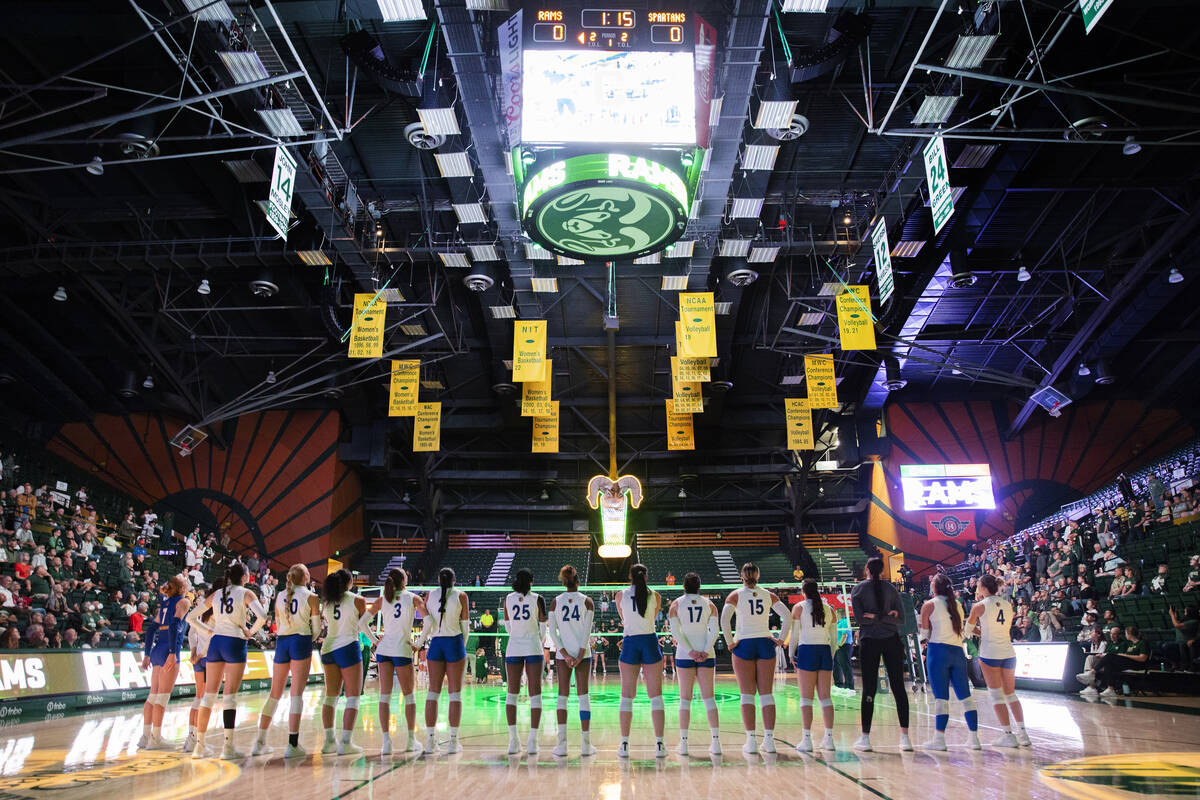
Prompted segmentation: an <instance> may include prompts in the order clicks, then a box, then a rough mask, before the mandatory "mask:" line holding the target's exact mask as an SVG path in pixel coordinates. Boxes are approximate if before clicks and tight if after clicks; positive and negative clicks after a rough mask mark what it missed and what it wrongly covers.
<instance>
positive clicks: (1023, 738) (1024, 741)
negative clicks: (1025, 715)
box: [1017, 728, 1033, 747]
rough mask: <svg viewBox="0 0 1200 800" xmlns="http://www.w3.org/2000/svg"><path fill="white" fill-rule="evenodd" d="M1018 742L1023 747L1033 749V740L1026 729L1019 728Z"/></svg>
mask: <svg viewBox="0 0 1200 800" xmlns="http://www.w3.org/2000/svg"><path fill="white" fill-rule="evenodd" d="M1017 741H1018V742H1020V743H1021V747H1033V740H1032V739H1030V738H1029V734H1028V733H1027V732H1026V731H1025V729H1024V728H1017Z"/></svg>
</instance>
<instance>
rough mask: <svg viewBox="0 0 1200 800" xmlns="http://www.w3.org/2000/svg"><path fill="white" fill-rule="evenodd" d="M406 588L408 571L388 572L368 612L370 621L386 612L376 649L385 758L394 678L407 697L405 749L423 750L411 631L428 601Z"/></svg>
mask: <svg viewBox="0 0 1200 800" xmlns="http://www.w3.org/2000/svg"><path fill="white" fill-rule="evenodd" d="M407 587H408V573H407V572H405V571H404V570H402V569H393V570H391V571H389V572H388V576H387V580H385V581H384V582H383V594H382V595H381V596H380V597H378V598H377V599H376V600H375V602H374V603H372V604H371V606H370V608H368V609H367V617H368V618H372V617H374V616H375V615H376V614H378V613H379V612H380V611H383V637H382V638H381V639H380V640H379V645H378V646H377V647H376V648H375V664H376V668H377V669H378V671H379V730H380V731H382V732H383V748H382V749H381V750H380V754H381V755H385V756H386V755H390V754H391V752H392V732H391V714H392V708H391V705H392V681H393V679H395V681H396V682H398V683H399V684H400V694H401V696H403V698H404V721H405V723H406V725H407V730H408V737H407V739H406V741H405V743H404V750H405V752H415V751H417V750H419V749H420V747H421V746H420V745H419V744H417V733H416V730H417V695H416V693H415V692H414V691H413V687H414V682H415V677H416V676H415V675H414V674H413V648H412V630H413V619H414V617H415V616H416V612H417V611H420V612H421V613H422V614H425V613H427V612H426V610H425V601H424V600H422V599H421V598H420V597H418V596H417V595H416V594H414V593H413V592H410V591H409V590H408V588H407Z"/></svg>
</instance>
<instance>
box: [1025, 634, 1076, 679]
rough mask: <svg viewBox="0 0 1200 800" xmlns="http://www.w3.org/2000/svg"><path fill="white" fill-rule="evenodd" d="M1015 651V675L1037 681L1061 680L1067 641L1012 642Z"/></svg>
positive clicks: (1067, 647)
mask: <svg viewBox="0 0 1200 800" xmlns="http://www.w3.org/2000/svg"><path fill="white" fill-rule="evenodd" d="M1013 648H1014V649H1015V650H1016V651H1017V677H1018V678H1028V679H1030V680H1038V681H1061V680H1062V678H1063V671H1064V670H1065V669H1066V666H1067V652H1068V650H1069V648H1070V645H1069V644H1068V643H1067V642H1046V643H1045V644H1023V643H1021V642H1013Z"/></svg>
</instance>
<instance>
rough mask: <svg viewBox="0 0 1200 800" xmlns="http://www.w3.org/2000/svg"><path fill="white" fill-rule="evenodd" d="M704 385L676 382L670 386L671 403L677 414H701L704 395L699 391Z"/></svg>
mask: <svg viewBox="0 0 1200 800" xmlns="http://www.w3.org/2000/svg"><path fill="white" fill-rule="evenodd" d="M703 385H704V384H702V383H698V382H691V381H678V382H672V384H671V402H672V403H674V405H675V413H677V414H703V413H704V395H703V393H702V391H701V389H700V387H701V386H703Z"/></svg>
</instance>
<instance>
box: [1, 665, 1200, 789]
mask: <svg viewBox="0 0 1200 800" xmlns="http://www.w3.org/2000/svg"><path fill="white" fill-rule="evenodd" d="M781 682H782V678H780V679H779V680H777V683H776V687H775V697H776V702H777V705H778V709H779V722H778V723H777V725H776V737H777V741H778V753H777V754H775V755H765V756H764V755H754V756H744V755H743V754H742V752H741V747H742V743H743V741H744V736H743V733H742V730H741V722H740V718H739V710H738V697H739V695H738V692H737V686H736V684H735V683H734V681H733V679H732V677H726V676H722V677H720V678H719V679H718V684H717V698H718V702H719V710H720V714H721V734H722V737H721V738H722V745H723V747H724V755H722V756H720V757H710V756H709V755H708V753H707V747H708V739H709V736H708V729H707V722H706V720H705V717H704V708H703V705H702V704H701V703H700V701H699V697H698V696H697V699H696V702H695V703H694V705H693V715H692V719H693V722H692V741H693V745H692V748H691V749H692V752H693V755H692V756H691V757H682V756H679V755H677V754H676V753H675V752H674V748H675V745H676V743H677V741H678V724H677V716H676V709H677V699H678V689H677V687H676V686H675V684H674V683H673V682H672V681H670V680H669V679H668V681H667V684H666V688H665V690H664V699H665V700H666V706H667V729H666V742H667V745H668V749H669V751H670V755H669V756H668V757H667V758H665V759H655V758H654V757H653V752H654V751H653V745H654V739H653V734H652V732H651V728H650V713H649V709H648V706H647V702H646V700H645V698H644V697H643V696H639V699H638V703H637V705H636V707H635V712H634V728H633V735H632V737H631V748H632V754H633V757H632V758H631V759H629V760H628V761H623V760H621V759H618V758H617V756H616V746H617V742H618V739H619V734H618V730H617V703H618V699H619V682H618V679H617V678H616V676H609V677H608V678H607V679H603V680H598V681H596V683H595V684H594V685H593V686H592V688H591V692H590V695H591V698H592V701H591V702H592V742H593V744H595V745H596V747H597V748H598V749H599V753H598V754H597V755H596V756H594V757H590V758H580V756H579V728H578V714H577V711H576V707H575V703H574V698H572V703H571V706H570V722H569V725H568V729H569V735H568V742H569V745H570V748H571V755H570V756H568V757H567V758H555V757H554V756H553V755H551V752H550V751H551V750H552V749H553V747H554V744H555V735H556V724H555V719H554V699H553V696H552V695H551V691H552V690H550V689H549V688H547V691H546V695H545V697H544V699H545V701H546V705H547V706H548V708H547V709H546V713H545V714H544V717H543V721H542V726H541V737H540V743H541V752H540V753H539V754H538V755H537V756H536V757H533V756H529V755H527V754H524V753H523V754H522V755H520V756H508V755H506V753H505V751H506V745H507V728H506V723H505V719H504V690H503V688H502V687H500V686H497V685H495V684H494V683H493V684H491V685H488V686H475V685H470V684H469V685H467V686H465V687H464V689H463V722H462V726H461V730H460V738H461V742H462V745H463V752H462V753H460V754H457V755H452V756H446V755H439V756H436V757H432V758H428V757H424V756H417V757H414V756H412V755H411V754H404V753H398V754H396V755H393V756H386V757H381V756H380V755H379V746H380V735H379V730H378V721H377V719H376V716H375V702H376V701H375V698H376V697H377V692H376V691H375V689H374V687H373V685H372V684H373V683H374V682H373V681H372V682H371V683H369V684H368V686H367V690H366V693H365V694H364V698H363V711H364V712H365V713H363V714H362V715H361V716H360V718H359V722H358V725H357V729H356V731H355V740H356V741H357V742H358V743H359V744H361V745H362V746H363V747H364V753H363V754H362V755H361V756H356V757H349V756H347V757H336V756H322V755H320V754H319V752H314V751H318V750H319V749H320V744H321V729H320V717H319V711H320V705H319V704H320V700H321V689H320V687H319V686H314V687H312V688H310V689H309V690H308V692H307V693H306V695H305V710H304V723H303V727H302V732H301V744H302V745H303V746H304V747H305V748H306V749H307V750H308V751H309V755H308V756H307V757H306V758H305V759H303V760H294V761H285V760H284V759H283V758H282V757H281V755H280V754H281V753H282V751H283V745H284V744H285V742H286V731H287V728H286V715H284V714H281V715H279V716H277V717H276V719H275V721H274V724H273V725H272V728H271V733H270V737H269V740H268V741H269V743H270V744H272V745H274V746H275V748H276V749H275V754H273V755H272V756H270V757H265V758H256V759H246V760H244V761H241V762H227V761H220V760H215V759H214V760H193V759H191V758H190V757H188V756H185V755H184V754H183V753H180V752H171V751H153V752H138V751H137V750H136V746H135V743H136V742H137V739H138V737H139V736H140V735H141V708H140V706H124V707H118V708H112V709H105V710H99V711H96V712H92V713H87V714H83V715H76V716H66V717H63V718H61V719H56V720H53V721H47V722H38V723H26V724H20V725H13V726H11V727H7V728H2V729H0V800H10V799H12V798H34V797H36V798H58V797H63V798H68V797H69V798H71V800H87V799H88V798H96V797H102V798H121V800H185V798H190V797H198V796H205V797H214V798H224V797H245V798H265V799H266V800H328V799H331V798H351V800H368V799H369V798H376V797H379V798H384V797H403V798H406V799H407V798H420V799H421V800H424V798H429V799H430V800H456V799H457V798H470V799H471V800H496V799H497V798H539V800H550V799H551V798H598V799H599V800H630V799H633V798H636V800H659V798H662V799H663V800H691V798H710V797H711V798H741V797H752V798H776V797H778V798H788V797H803V798H830V799H831V800H832V799H835V798H836V799H838V800H840V799H841V798H885V799H894V800H934V799H935V798H954V800H965V799H966V798H976V797H980V798H992V797H1037V798H1041V797H1062V796H1068V797H1075V798H1140V799H1141V800H1146V799H1147V798H1155V797H1163V798H1166V797H1171V798H1175V800H1178V798H1180V797H1200V708H1198V707H1197V704H1196V703H1195V702H1192V701H1189V700H1182V701H1177V700H1169V699H1155V698H1147V699H1144V700H1141V699H1139V700H1120V701H1116V702H1086V701H1083V700H1080V699H1078V698H1074V697H1067V696H1063V695H1056V694H1045V693H1037V692H1023V693H1022V702H1023V703H1024V707H1025V715H1026V724H1027V727H1028V730H1029V733H1030V736H1031V737H1032V739H1033V742H1034V747H1033V748H1032V750H1028V749H1021V750H1000V749H993V748H989V747H987V746H986V743H987V742H988V741H991V740H993V739H994V738H996V736H997V735H998V733H999V729H998V727H997V725H996V719H995V717H994V715H993V713H992V711H991V707H990V705H988V701H987V693H986V692H984V691H976V692H975V699H976V702H977V703H978V704H979V708H980V728H981V730H980V738H981V739H982V740H983V742H984V743H985V747H984V749H983V750H982V751H972V750H969V749H967V748H966V747H964V746H962V745H963V743H964V742H965V740H966V728H965V727H964V725H963V724H962V722H961V718H960V719H958V720H955V719H954V716H953V713H952V717H951V724H950V729H949V731H948V735H947V740H948V742H949V743H950V749H949V750H948V751H947V752H944V753H941V752H922V751H920V750H917V751H916V752H906V753H901V752H899V751H898V750H897V748H896V742H897V737H898V728H897V725H896V715H895V711H894V704H893V702H892V697H891V695H888V694H884V693H881V694H879V695H878V696H877V698H876V707H877V711H876V715H875V724H874V728H873V731H872V740H873V743H874V744H875V747H876V751H875V752H873V753H858V752H856V751H854V750H853V749H851V744H852V743H853V741H854V739H855V738H856V737H857V735H858V721H859V700H858V697H857V696H835V698H834V704H835V709H836V722H835V733H834V738H835V741H836V743H837V746H838V748H839V749H838V750H837V751H836V752H834V753H823V752H820V751H818V752H817V753H816V754H814V755H807V754H804V755H802V754H799V753H797V752H796V751H795V749H794V748H793V745H794V744H795V742H797V741H798V740H799V736H800V732H801V728H802V726H801V724H800V706H799V702H798V700H799V697H798V693H797V690H796V688H795V683H794V678H793V679H790V680H789V681H788V684H787V686H786V688H785V687H784V686H782V685H781ZM423 694H424V693H423V691H420V692H419V693H418V698H419V699H420V700H421V701H423ZM265 698H266V693H265V692H258V693H247V694H243V695H241V696H240V697H239V701H240V702H239V707H238V723H239V726H238V730H237V745H238V747H240V748H242V749H246V750H248V749H249V747H250V745H251V743H252V739H253V736H254V731H253V729H254V728H255V727H256V726H257V715H258V709H259V708H260V707H261V705H262V702H263V700H264V699H265ZM398 699H399V695H398V693H397V694H396V695H393V709H394V710H393V715H392V720H393V726H395V725H396V724H397V722H400V724H403V723H402V722H401V721H400V720H399V719H398V717H397V714H396V713H395V709H396V705H397V704H396V701H397V700H398ZM189 702H190V701H189V700H187V699H186V698H185V699H180V700H176V701H174V702H173V703H171V705H170V706H169V707H168V709H167V716H166V720H165V724H164V729H163V733H164V736H165V737H167V738H169V739H173V740H175V741H177V742H182V740H183V737H184V734H185V733H186V726H187V712H188V707H189ZM930 703H931V701H930V699H929V696H928V695H925V694H921V693H918V694H916V695H915V698H914V700H913V703H912V721H911V725H912V739H913V741H914V743H919V742H922V741H924V740H925V739H926V738H928V735H929V733H930V732H931V730H932V728H933V718H932V716H931V715H930V712H931V707H930ZM284 707H286V704H285V706H284ZM952 709H957V704H953V705H952ZM340 710H341V706H340V705H339V713H340ZM421 710H422V706H421V703H420V702H419V703H418V733H421V732H422V722H421V720H420V711H421ZM816 710H817V711H818V712H819V709H816ZM817 717H818V721H817V722H816V723H815V724H814V738H817V739H818V740H819V737H820V735H821V733H822V728H821V724H820V722H819V719H820V714H819V713H818V715H817ZM219 719H220V716H219V714H214V723H218V724H219V722H218V721H219ZM518 720H519V726H520V732H521V740H522V744H524V742H525V738H526V731H527V728H528V720H529V709H528V701H527V700H524V701H523V705H522V707H521V709H520V711H519V714H518ZM445 725H446V723H445V695H443V698H442V704H441V715H440V720H439V732H440V734H441V735H440V738H441V740H442V741H445V739H446V738H447V732H446V727H445ZM209 738H210V743H212V742H214V741H215V743H216V744H217V746H218V747H219V745H220V740H221V734H220V732H219V731H218V730H217V729H215V728H214V729H212V730H211V731H210V737H209ZM393 739H394V741H395V742H396V743H397V744H398V745H401V746H402V743H403V741H404V737H403V732H399V733H398V735H397V734H393Z"/></svg>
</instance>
